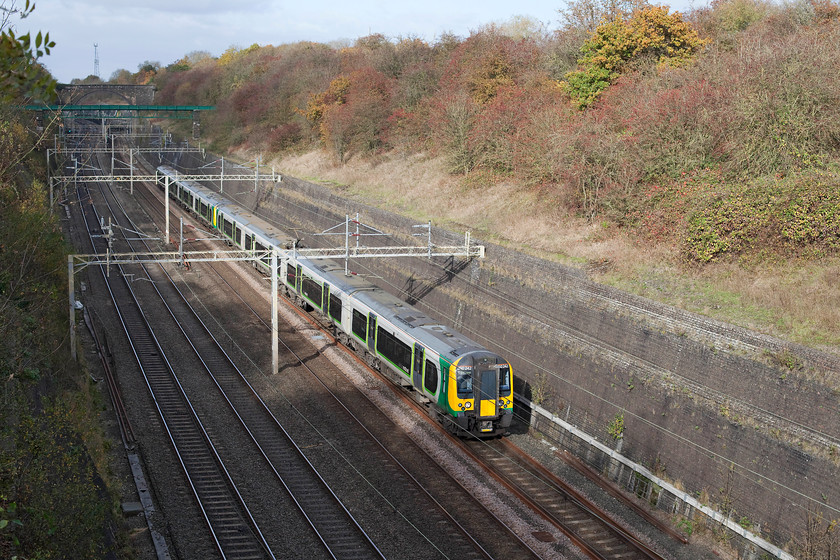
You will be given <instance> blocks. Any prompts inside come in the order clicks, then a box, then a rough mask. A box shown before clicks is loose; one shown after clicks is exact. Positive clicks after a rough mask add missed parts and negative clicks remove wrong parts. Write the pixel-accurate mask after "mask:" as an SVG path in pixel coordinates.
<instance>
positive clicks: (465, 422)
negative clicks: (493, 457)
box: [447, 352, 513, 437]
mask: <svg viewBox="0 0 840 560" xmlns="http://www.w3.org/2000/svg"><path fill="white" fill-rule="evenodd" d="M447 385H448V387H447V396H448V400H449V407H450V408H451V409H452V412H453V415H454V416H455V418H454V420H455V423H456V424H457V426H458V428H459V429H460V430H461V431H465V432H468V433H470V434H472V435H475V436H480V437H487V436H494V435H499V434H504V433H505V432H506V431H507V429H508V428H509V427H510V423H511V420H512V419H513V384H512V382H511V367H510V364H509V363H508V362H506V361H505V360H503V359H502V358H500V357H499V356H497V355H496V354H493V353H490V352H473V353H470V354H467V355H465V356H462V357H461V358H459V359H458V360H456V361H455V362H453V363H452V365H451V366H450V368H449V383H448V384H447Z"/></svg>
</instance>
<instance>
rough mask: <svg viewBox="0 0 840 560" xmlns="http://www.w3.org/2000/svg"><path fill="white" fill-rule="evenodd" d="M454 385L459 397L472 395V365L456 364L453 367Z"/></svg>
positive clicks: (463, 397)
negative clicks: (456, 365)
mask: <svg viewBox="0 0 840 560" xmlns="http://www.w3.org/2000/svg"><path fill="white" fill-rule="evenodd" d="M455 385H456V387H457V388H458V396H459V397H460V398H462V399H466V398H469V397H471V396H472V392H473V378H472V366H458V367H457V368H455Z"/></svg>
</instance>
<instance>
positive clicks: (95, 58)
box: [93, 43, 99, 78]
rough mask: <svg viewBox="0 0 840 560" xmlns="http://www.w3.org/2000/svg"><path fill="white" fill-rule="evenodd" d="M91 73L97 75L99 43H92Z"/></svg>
mask: <svg viewBox="0 0 840 560" xmlns="http://www.w3.org/2000/svg"><path fill="white" fill-rule="evenodd" d="M93 75H94V76H96V77H97V78H98V77H99V44H98V43H94V44H93Z"/></svg>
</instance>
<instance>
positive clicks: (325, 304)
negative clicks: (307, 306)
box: [321, 282, 330, 317]
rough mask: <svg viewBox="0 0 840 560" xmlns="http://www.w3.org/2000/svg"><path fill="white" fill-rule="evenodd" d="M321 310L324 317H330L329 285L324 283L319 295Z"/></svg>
mask: <svg viewBox="0 0 840 560" xmlns="http://www.w3.org/2000/svg"><path fill="white" fill-rule="evenodd" d="M321 310H322V311H323V312H324V315H326V316H327V317H329V315H330V285H329V284H327V283H326V282H324V289H323V292H322V293H321Z"/></svg>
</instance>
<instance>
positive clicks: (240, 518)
mask: <svg viewBox="0 0 840 560" xmlns="http://www.w3.org/2000/svg"><path fill="white" fill-rule="evenodd" d="M77 193H78V200H79V207H80V208H82V210H83V214H84V221H85V225H86V227H87V230H88V234H89V236H90V238H91V245H92V246H93V249H94V251H96V250H97V249H100V250H101V249H102V247H101V246H100V247H98V248H97V245H98V244H99V245H101V244H100V243H96V242H95V241H94V239H95V238H94V237H93V236H94V235H99V234H98V233H94V232H98V228H99V225H98V224H99V223H100V220H99V216H98V215H96V213H95V208H94V206H93V205H92V204H91V203H90V198H89V194H88V192H87V190H86V189H84V188H82V187H80V188H79V190H78V191H77ZM103 278H104V281H105V284H106V286H107V289H108V292H109V294H110V297H111V299H112V301H113V303H114V307H115V310H116V312H117V314H118V316H119V320H120V323H121V324H122V326H123V329H124V331H125V333H126V335H127V337H128V340H129V343H130V345H131V349H132V351H133V353H134V356H135V358H136V360H137V363H138V365H139V366H140V369H141V372H142V374H143V377H144V379H145V382H146V385H147V387H148V389H149V391H150V393H151V394H152V395H153V397H154V401H155V407H156V409H157V412H158V415H159V416H160V419H161V421H162V422H163V425H164V427H165V430H166V433H167V435H168V437H169V440H170V442H171V444H172V446H173V448H174V450H175V453H176V455H177V458H178V461H179V463H180V464H181V467H182V468H183V471H184V473H185V475H186V477H187V482H188V485H189V487H190V489H191V491H192V493H193V495H194V496H195V499H196V501H197V503H198V505H199V508H200V510H201V514H202V516H203V517H204V520H205V522H206V524H207V526H208V529H209V530H210V533H211V537H212V540H213V542H214V543H215V545H216V547H217V549H218V551H219V553H220V554H221V555H222V557H224V558H237V559H243V560H244V559H258V558H266V557H273V555H271V554H270V552H269V548H268V546H267V544H266V542H265V538H264V537H263V536H262V534H261V533H260V532H259V529H258V528H257V527H256V526H255V525H254V523H253V520H252V518H251V517H250V515H249V513H248V508H247V506H246V505H245V504H244V503H243V502H242V501H241V497H240V496H239V493H238V492H237V491H236V486H235V484H234V483H233V481H232V480H231V479H230V476H229V474H228V472H227V470H226V469H225V468H224V465H223V464H222V462H221V460H220V458H219V455H218V453H217V452H216V450H215V448H214V447H213V445H212V442H211V441H210V438H209V436H208V435H207V432H206V431H205V430H204V428H203V426H202V425H201V422H200V421H199V420H198V418H197V416H196V414H195V411H194V409H193V408H192V406H191V404H190V402H189V399H188V398H187V397H186V395H185V394H184V392H183V389H182V387H181V385H180V383H179V382H178V380H177V378H176V377H175V375H174V372H173V370H172V367H171V364H170V363H169V361H168V360H167V358H166V356H165V354H164V352H163V350H162V348H161V346H160V344H159V342H158V340H157V337H156V336H155V334H154V332H153V331H152V329H151V327H150V326H149V324H148V322H147V321H146V318H145V317H144V315H143V312H142V310H141V308H140V305H139V303H138V302H137V300H136V298H135V296H134V294H133V292H132V291H131V288H130V286H129V284H128V282H127V281H126V280H125V277H124V276H123V275H120V277H119V279H116V278H114V279H111V278H109V277H108V276H106V275H105V274H104V271H103Z"/></svg>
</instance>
